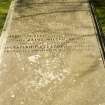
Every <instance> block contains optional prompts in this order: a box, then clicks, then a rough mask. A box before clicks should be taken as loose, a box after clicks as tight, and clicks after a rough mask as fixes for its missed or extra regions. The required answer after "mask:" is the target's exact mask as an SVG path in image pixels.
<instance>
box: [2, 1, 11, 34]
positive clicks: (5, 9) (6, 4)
mask: <svg viewBox="0 0 105 105" xmlns="http://www.w3.org/2000/svg"><path fill="white" fill-rule="evenodd" d="M11 1H12V0H0V33H1V31H2V28H3V25H4V22H5V19H6V16H7V13H8V8H9V6H10V3H11Z"/></svg>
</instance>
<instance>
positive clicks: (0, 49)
mask: <svg viewBox="0 0 105 105" xmlns="http://www.w3.org/2000/svg"><path fill="white" fill-rule="evenodd" d="M16 2H17V0H12V1H11V4H10V8H9V10H8V14H7V17H6V21H5V23H4V26H3V29H2V32H1V37H0V63H1V62H2V56H3V52H4V48H5V44H6V41H7V37H8V34H9V31H10V26H11V23H12V18H13V13H14V9H15V4H16Z"/></svg>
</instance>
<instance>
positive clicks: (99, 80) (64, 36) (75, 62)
mask: <svg viewBox="0 0 105 105" xmlns="http://www.w3.org/2000/svg"><path fill="white" fill-rule="evenodd" d="M2 38H3V37H2ZM5 38H7V39H6V43H5V45H3V46H4V47H3V48H4V50H3V55H2V58H1V60H2V62H1V64H0V105H104V104H105V77H104V75H105V68H104V65H103V62H102V58H101V54H100V49H99V45H98V41H97V39H96V31H95V28H94V23H93V20H92V15H91V13H90V9H89V4H88V2H87V1H86V0H65V1H64V0H58V1H57V0H53V1H52V0H23V1H22V0H18V1H17V2H16V6H15V9H14V13H13V18H12V23H11V26H10V29H9V33H8V34H7V37H5ZM2 40H4V39H2ZM1 45H2V44H1Z"/></svg>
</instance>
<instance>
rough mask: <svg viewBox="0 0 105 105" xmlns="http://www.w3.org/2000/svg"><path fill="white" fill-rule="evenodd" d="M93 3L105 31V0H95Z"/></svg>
mask: <svg viewBox="0 0 105 105" xmlns="http://www.w3.org/2000/svg"><path fill="white" fill-rule="evenodd" d="M93 3H94V6H95V8H96V15H97V17H98V19H99V22H100V25H101V27H102V30H103V32H104V33H105V0H93Z"/></svg>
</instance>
